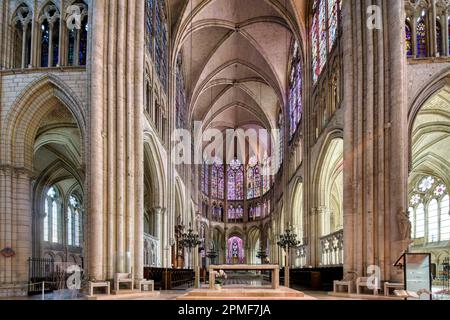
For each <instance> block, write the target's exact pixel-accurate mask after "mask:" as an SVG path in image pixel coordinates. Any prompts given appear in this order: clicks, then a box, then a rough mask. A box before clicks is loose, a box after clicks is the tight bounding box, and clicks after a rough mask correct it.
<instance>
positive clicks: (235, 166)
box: [227, 159, 244, 201]
mask: <svg viewBox="0 0 450 320" xmlns="http://www.w3.org/2000/svg"><path fill="white" fill-rule="evenodd" d="M227 178H228V188H227V194H228V200H230V201H234V200H244V166H243V165H242V163H241V162H240V161H239V160H238V159H234V160H232V161H231V163H230V164H229V165H228V169H227Z"/></svg>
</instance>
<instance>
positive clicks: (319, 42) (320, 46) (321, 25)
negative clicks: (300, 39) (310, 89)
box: [311, 0, 341, 83]
mask: <svg viewBox="0 0 450 320" xmlns="http://www.w3.org/2000/svg"><path fill="white" fill-rule="evenodd" d="M340 11H341V1H340V0H316V1H315V2H314V6H313V12H314V13H313V18H312V24H311V43H312V69H313V81H314V83H316V82H317V80H318V79H319V76H320V74H321V73H322V70H323V68H324V67H325V64H326V62H327V60H328V53H329V52H330V51H331V50H332V49H333V47H334V44H335V42H336V39H337V36H338V27H339V15H340Z"/></svg>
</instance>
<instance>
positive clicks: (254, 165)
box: [247, 157, 261, 199]
mask: <svg viewBox="0 0 450 320" xmlns="http://www.w3.org/2000/svg"><path fill="white" fill-rule="evenodd" d="M260 196H261V173H260V167H259V163H258V160H257V158H256V157H252V158H251V159H250V161H249V165H248V168H247V199H254V198H258V197H260Z"/></svg>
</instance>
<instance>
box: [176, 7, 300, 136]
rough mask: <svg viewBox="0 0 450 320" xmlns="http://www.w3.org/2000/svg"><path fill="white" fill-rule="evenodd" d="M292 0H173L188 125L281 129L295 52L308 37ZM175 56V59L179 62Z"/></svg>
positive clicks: (177, 50) (177, 49) (177, 47)
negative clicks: (295, 44) (280, 114)
mask: <svg viewBox="0 0 450 320" xmlns="http://www.w3.org/2000/svg"><path fill="white" fill-rule="evenodd" d="M292 2H293V3H292V4H291V0H281V1H276V0H192V1H184V0H173V1H169V12H170V21H171V27H172V33H173V39H174V43H173V45H174V48H175V53H176V54H181V55H182V60H183V67H184V70H183V71H184V74H185V86H186V90H187V97H188V106H189V117H190V118H189V120H190V121H203V122H204V124H205V127H214V128H220V129H225V128H238V127H243V126H246V125H253V126H257V127H264V128H268V129H269V128H275V127H276V126H277V122H278V121H277V112H278V108H280V106H283V105H284V104H285V99H286V97H285V96H286V95H285V92H287V86H288V83H287V79H288V76H287V74H286V73H287V70H288V58H289V51H290V48H291V45H292V42H293V39H294V34H295V35H297V38H299V36H300V35H301V34H302V30H301V23H300V24H299V23H298V21H297V20H298V17H299V16H300V15H299V12H298V9H299V8H300V10H303V9H304V8H303V7H304V3H306V0H304V1H302V0H299V1H292ZM175 58H176V57H174V59H175Z"/></svg>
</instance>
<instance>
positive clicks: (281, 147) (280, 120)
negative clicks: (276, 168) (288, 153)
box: [277, 112, 285, 165]
mask: <svg viewBox="0 0 450 320" xmlns="http://www.w3.org/2000/svg"><path fill="white" fill-rule="evenodd" d="M278 127H279V130H280V131H279V132H280V135H279V140H280V143H279V144H278V146H277V148H278V163H279V164H280V165H281V164H282V163H283V161H284V141H285V140H284V117H283V113H282V112H280V113H279V114H278Z"/></svg>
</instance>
